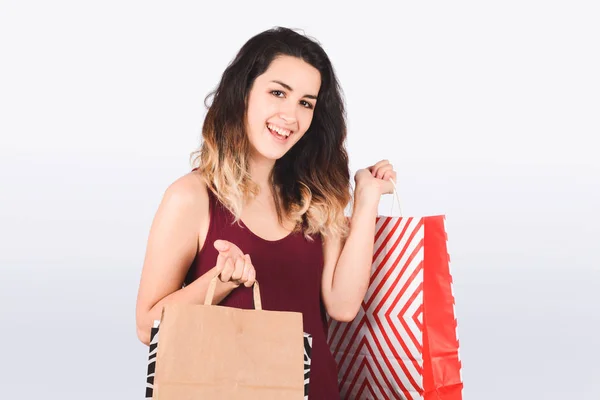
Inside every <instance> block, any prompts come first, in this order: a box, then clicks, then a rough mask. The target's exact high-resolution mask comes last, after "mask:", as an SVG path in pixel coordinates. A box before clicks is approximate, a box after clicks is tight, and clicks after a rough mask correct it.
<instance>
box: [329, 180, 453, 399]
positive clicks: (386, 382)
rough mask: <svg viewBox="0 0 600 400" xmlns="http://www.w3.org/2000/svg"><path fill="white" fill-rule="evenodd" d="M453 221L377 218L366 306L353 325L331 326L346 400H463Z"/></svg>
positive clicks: (332, 323)
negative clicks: (451, 243)
mask: <svg viewBox="0 0 600 400" xmlns="http://www.w3.org/2000/svg"><path fill="white" fill-rule="evenodd" d="M395 194H396V198H397V196H398V195H397V192H395ZM399 201H400V200H399V199H398V202H399ZM445 221H446V218H445V216H444V215H431V216H410V217H393V216H379V217H378V218H377V220H376V234H375V245H374V254H373V263H372V268H371V280H370V285H369V288H368V290H367V294H366V296H365V299H364V301H363V303H362V307H361V309H360V311H359V313H358V315H357V317H356V318H355V319H354V320H353V321H351V322H348V323H342V322H337V321H333V320H330V323H329V345H330V348H331V351H332V353H333V354H334V357H335V359H336V361H337V363H338V371H339V375H338V376H339V382H340V392H341V397H342V399H353V400H354V399H357V400H360V399H381V400H387V399H398V400H415V399H424V400H460V399H462V388H463V382H462V376H461V367H462V364H461V360H460V357H459V342H458V335H457V320H456V313H455V310H454V296H453V292H452V276H451V274H450V256H449V255H448V250H447V240H448V237H447V231H446V223H445Z"/></svg>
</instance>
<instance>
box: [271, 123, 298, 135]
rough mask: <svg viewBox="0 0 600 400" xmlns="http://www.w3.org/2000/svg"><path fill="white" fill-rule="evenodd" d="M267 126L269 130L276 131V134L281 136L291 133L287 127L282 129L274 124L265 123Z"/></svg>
mask: <svg viewBox="0 0 600 400" xmlns="http://www.w3.org/2000/svg"><path fill="white" fill-rule="evenodd" d="M267 128H269V130H270V131H271V132H273V133H276V134H277V135H279V136H282V137H288V136H290V134H291V133H292V132H291V131H288V130H287V129H282V128H279V127H277V126H275V125H271V124H267Z"/></svg>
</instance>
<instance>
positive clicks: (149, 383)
mask: <svg viewBox="0 0 600 400" xmlns="http://www.w3.org/2000/svg"><path fill="white" fill-rule="evenodd" d="M159 326H160V321H159V320H156V321H154V325H153V326H152V328H151V329H150V343H149V346H148V368H147V373H146V397H145V398H146V399H151V398H152V394H153V389H154V371H155V369H156V350H157V349H158V337H159V335H158V328H159ZM312 340H313V339H312V335H311V334H310V333H306V332H304V399H305V400H307V399H308V388H309V384H310V363H311V355H310V353H311V351H312Z"/></svg>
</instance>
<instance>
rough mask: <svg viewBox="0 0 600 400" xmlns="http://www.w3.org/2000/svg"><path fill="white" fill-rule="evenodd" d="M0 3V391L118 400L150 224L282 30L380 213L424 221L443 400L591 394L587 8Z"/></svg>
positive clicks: (593, 319) (592, 25) (134, 358)
mask: <svg viewBox="0 0 600 400" xmlns="http://www.w3.org/2000/svg"><path fill="white" fill-rule="evenodd" d="M0 4H1V5H0V135H1V136H0V346H1V349H2V350H1V354H2V355H1V358H0V387H1V388H2V389H1V392H2V395H1V396H0V397H2V398H6V399H39V398H60V399H81V398H86V399H106V398H110V399H136V398H142V396H143V394H142V393H143V391H144V386H145V373H146V370H145V368H146V362H147V348H146V347H145V346H144V345H143V344H141V343H140V342H139V341H138V339H137V337H136V331H135V315H134V311H135V298H136V294H137V285H138V280H139V274H140V271H141V267H142V262H143V256H144V251H145V245H146V240H147V235H148V231H149V227H150V224H151V221H152V218H153V216H154V212H155V211H156V208H157V206H158V203H159V201H160V199H161V196H162V194H163V193H164V190H165V189H166V187H167V186H168V185H169V184H170V183H171V182H173V181H174V180H175V179H177V178H178V177H179V176H181V175H183V174H185V173H186V172H187V171H188V170H189V168H190V165H189V162H188V157H189V154H190V152H192V151H193V150H194V149H196V147H197V146H198V145H199V143H200V142H199V139H200V130H201V126H202V121H203V117H204V115H205V108H204V104H203V101H204V97H205V96H206V95H207V94H208V92H210V90H212V89H213V88H214V86H215V85H216V84H217V82H218V80H219V78H220V75H221V73H222V71H223V70H224V68H225V67H226V66H227V64H228V63H229V62H230V61H231V59H232V58H233V57H234V55H235V53H236V52H237V50H238V49H239V48H240V47H241V45H242V44H243V43H244V42H245V41H246V40H247V39H249V38H250V37H251V36H252V35H254V34H257V33H259V32H261V31H263V30H265V29H268V28H271V27H273V26H276V25H282V26H287V27H292V28H298V29H302V30H304V32H305V33H306V34H308V35H310V36H312V37H314V38H316V39H317V40H319V42H320V43H321V44H322V45H323V46H324V48H325V50H326V51H327V52H328V54H329V55H330V57H331V59H332V61H333V63H334V66H335V68H336V71H337V73H338V76H339V79H340V82H341V84H342V87H343V90H344V95H345V98H346V102H347V109H348V124H349V137H348V149H349V153H350V157H351V167H352V171H353V172H354V171H356V169H358V168H362V167H365V166H368V165H371V164H372V163H374V162H376V161H378V160H380V159H383V158H387V159H389V160H390V161H391V162H392V163H393V164H394V167H395V169H396V170H397V172H398V189H399V192H400V196H401V198H402V210H403V213H404V215H415V216H419V215H431V214H445V215H446V216H447V221H448V224H447V225H448V234H449V239H450V243H449V246H450V252H451V257H452V266H451V267H452V272H453V276H454V280H455V285H454V291H455V295H456V312H457V317H458V321H459V322H458V323H459V325H458V332H459V338H460V345H461V350H460V354H461V358H462V360H463V378H464V381H465V389H464V398H465V399H467V400H495V399H507V398H510V399H528V400H529V399H535V400H537V399H541V400H552V399H579V400H581V399H590V400H591V399H599V398H600V363H599V361H598V360H599V359H600V343H599V342H600V340H599V339H598V338H599V337H600V335H599V330H600V313H599V311H598V310H599V304H600V296H599V295H598V291H599V289H600V256H599V251H598V243H599V239H600V218H599V216H598V205H599V204H600V160H599V157H598V151H599V149H600V146H599V145H598V144H596V142H597V136H598V134H599V133H600V74H599V73H598V71H600V51H599V49H600V24H598V20H599V19H600V12H599V7H598V5H597V4H598V3H597V2H593V1H587V2H585V1H578V0H570V1H566V0H565V1H530V0H519V1H513V0H508V1H502V2H500V1H496V2H482V1H462V0H460V1H452V2H441V1H440V2H410V3H409V2H401V3H397V2H389V3H388V2H383V1H369V2H362V3H358V2H357V3H352V4H351V3H350V2H348V1H344V2H342V1H339V2H333V1H331V2H325V1H318V2H317V1H303V2H278V1H277V2H276V1H254V2H241V1H240V2H230V1H219V2H200V1H197V2H193V1H187V2H183V1H171V2H157V1H143V2H142V1H138V2H134V1H102V2H99V1H96V2H92V1H70V2H68V1H53V2H42V1H38V2H31V1H2V2H0ZM391 200H392V196H384V197H382V200H381V207H380V212H381V213H382V214H386V213H389V212H390V207H391ZM396 210H397V209H396ZM396 212H397V211H396Z"/></svg>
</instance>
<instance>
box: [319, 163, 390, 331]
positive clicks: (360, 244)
mask: <svg viewBox="0 0 600 400" xmlns="http://www.w3.org/2000/svg"><path fill="white" fill-rule="evenodd" d="M390 178H392V179H394V180H395V179H396V173H395V172H394V170H393V168H392V165H391V164H389V162H387V161H386V160H384V161H381V162H379V163H377V164H375V165H374V166H373V167H370V168H368V169H365V170H361V171H358V172H357V174H356V191H355V195H354V209H353V212H352V219H351V221H350V233H349V235H348V237H347V238H346V240H345V241H342V240H341V239H340V238H339V237H326V238H325V239H324V245H323V249H324V269H323V282H322V290H323V300H324V303H325V308H326V309H327V313H328V314H329V315H330V316H331V318H333V319H335V320H337V321H343V322H348V321H351V320H353V319H354V318H355V317H356V314H357V313H358V310H359V309H360V306H361V303H362V301H363V299H364V297H365V294H366V293H367V289H368V288H369V281H370V277H371V266H372V262H373V247H374V242H375V223H376V218H377V213H378V208H379V200H380V198H381V195H382V194H384V193H390V192H392V190H393V186H392V184H391V182H389V179H390Z"/></svg>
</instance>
